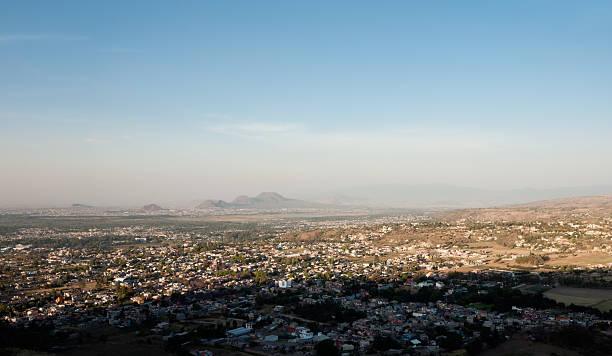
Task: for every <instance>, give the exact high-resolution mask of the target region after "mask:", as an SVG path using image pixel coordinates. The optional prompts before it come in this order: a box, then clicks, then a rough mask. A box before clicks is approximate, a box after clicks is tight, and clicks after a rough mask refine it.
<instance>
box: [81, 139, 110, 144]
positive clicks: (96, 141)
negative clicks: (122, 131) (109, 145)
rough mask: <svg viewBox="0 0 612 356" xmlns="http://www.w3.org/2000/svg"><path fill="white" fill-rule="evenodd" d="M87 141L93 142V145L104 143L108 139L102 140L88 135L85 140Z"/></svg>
mask: <svg viewBox="0 0 612 356" xmlns="http://www.w3.org/2000/svg"><path fill="white" fill-rule="evenodd" d="M84 141H85V143H88V144H91V145H99V144H102V143H106V140H101V139H99V138H92V137H88V138H86V139H85V140H84Z"/></svg>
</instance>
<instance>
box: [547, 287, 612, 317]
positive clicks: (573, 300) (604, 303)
mask: <svg viewBox="0 0 612 356" xmlns="http://www.w3.org/2000/svg"><path fill="white" fill-rule="evenodd" d="M544 295H545V296H546V297H548V298H550V299H554V300H556V301H557V302H561V303H564V304H565V305H570V304H575V305H582V306H586V307H593V308H597V309H599V310H601V311H608V310H610V309H612V290H609V289H590V288H572V287H558V288H553V289H551V290H549V291H547V292H545V293H544Z"/></svg>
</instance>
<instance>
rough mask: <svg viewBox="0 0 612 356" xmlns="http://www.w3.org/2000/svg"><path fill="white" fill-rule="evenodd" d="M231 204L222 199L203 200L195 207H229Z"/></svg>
mask: <svg viewBox="0 0 612 356" xmlns="http://www.w3.org/2000/svg"><path fill="white" fill-rule="evenodd" d="M230 207H231V204H230V203H228V202H225V201H223V200H210V199H209V200H204V201H203V202H202V203H200V204H199V205H198V206H197V207H196V208H198V209H208V208H230Z"/></svg>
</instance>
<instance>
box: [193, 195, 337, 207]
mask: <svg viewBox="0 0 612 356" xmlns="http://www.w3.org/2000/svg"><path fill="white" fill-rule="evenodd" d="M326 206H327V205H326V204H321V203H313V202H308V201H304V200H298V199H289V198H285V197H284V196H282V195H280V194H278V193H274V192H263V193H260V194H259V195H257V196H255V197H248V196H246V195H241V196H238V197H236V199H234V200H232V201H231V202H226V201H224V200H211V199H209V200H205V201H203V202H202V203H201V204H199V205H198V206H197V207H196V208H197V209H210V208H226V209H227V208H233V209H241V208H243V209H286V208H293V209H302V208H324V207H326Z"/></svg>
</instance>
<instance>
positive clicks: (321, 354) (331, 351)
mask: <svg viewBox="0 0 612 356" xmlns="http://www.w3.org/2000/svg"><path fill="white" fill-rule="evenodd" d="M315 350H316V351H317V355H318V356H336V355H338V348H336V345H334V342H333V341H332V340H331V339H327V340H323V341H321V342H319V343H318V344H317V345H316V346H315Z"/></svg>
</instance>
